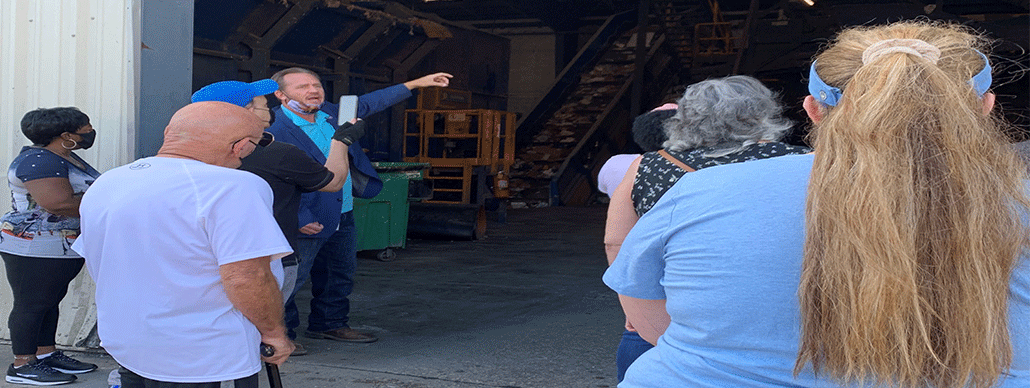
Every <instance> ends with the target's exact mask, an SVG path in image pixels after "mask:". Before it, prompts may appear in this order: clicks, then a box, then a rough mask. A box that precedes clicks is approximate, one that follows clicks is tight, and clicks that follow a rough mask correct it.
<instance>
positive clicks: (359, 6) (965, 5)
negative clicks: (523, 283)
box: [193, 0, 1030, 210]
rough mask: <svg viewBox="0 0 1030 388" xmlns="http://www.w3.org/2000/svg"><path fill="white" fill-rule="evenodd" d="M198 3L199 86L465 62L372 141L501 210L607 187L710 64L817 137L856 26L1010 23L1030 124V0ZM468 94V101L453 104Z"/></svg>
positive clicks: (339, 90)
mask: <svg viewBox="0 0 1030 388" xmlns="http://www.w3.org/2000/svg"><path fill="white" fill-rule="evenodd" d="M194 7H195V9H194V15H195V16H194V42H193V54H194V55H193V89H194V90H196V89H199V88H200V87H201V86H203V85H206V84H208V83H211V82H216V81H219V80H225V79H238V80H242V81H248V80H256V79H261V78H265V77H268V76H270V75H271V74H272V73H274V72H275V71H278V70H280V69H283V68H286V67H291V66H301V67H306V68H310V69H312V70H315V71H316V72H318V73H319V74H320V75H321V76H322V78H323V80H324V83H325V87H326V93H327V97H329V98H330V99H331V100H333V101H335V100H336V98H337V97H339V96H340V95H344V94H362V93H367V92H370V91H373V90H377V89H379V88H383V87H386V86H389V85H392V84H395V83H399V82H403V81H406V80H409V79H413V78H416V77H419V76H422V75H425V74H429V73H432V72H437V71H445V72H448V73H451V74H453V75H454V76H455V77H454V79H453V80H452V83H451V85H450V87H449V88H447V89H446V90H429V91H426V92H425V93H422V94H421V95H420V96H419V97H418V98H413V99H411V100H410V101H409V102H408V103H407V105H403V104H401V105H398V106H395V107H393V108H392V109H391V110H389V111H387V112H383V113H380V114H377V115H375V116H373V117H370V118H368V120H369V122H370V127H371V128H372V130H371V131H370V133H369V134H368V135H367V136H366V137H365V138H364V140H363V142H362V144H363V145H364V146H365V148H366V149H368V154H369V156H370V157H371V158H372V159H373V160H376V161H387V162H402V161H428V162H431V164H433V169H432V170H431V171H430V176H432V177H433V178H432V179H430V180H432V181H434V183H435V187H436V189H437V191H435V192H433V194H434V197H435V198H436V199H438V200H439V201H441V202H447V203H475V204H479V205H485V206H486V207H488V209H489V210H495V209H496V208H497V207H499V206H504V207H513V208H519V207H531V206H532V207H537V206H562V205H573V206H575V205H585V204H590V203H594V202H596V201H598V197H599V196H598V192H597V191H596V189H595V187H596V184H595V183H596V182H594V181H595V179H596V178H595V177H596V174H597V171H598V169H599V168H600V166H601V165H602V164H603V162H604V161H605V160H607V158H608V157H609V156H611V155H614V154H618V153H626V152H633V151H635V147H636V146H635V144H633V142H632V141H631V140H630V138H629V136H628V133H629V125H630V123H631V120H632V118H633V117H635V116H636V115H637V114H639V113H641V112H642V111H644V110H646V109H650V108H652V107H654V106H657V105H659V103H660V102H663V101H667V100H669V99H670V98H675V96H677V95H678V93H679V91H681V90H682V88H683V87H684V86H685V85H688V84H690V83H693V82H697V81H700V80H704V79H706V78H711V77H719V76H726V75H731V74H747V75H753V76H755V77H757V78H759V79H761V80H762V81H763V82H765V83H766V84H768V85H769V86H770V87H771V88H772V89H774V90H776V91H777V92H779V93H781V98H782V100H783V102H784V104H785V105H786V106H787V107H788V109H787V111H788V112H789V114H791V115H792V118H793V119H795V121H796V122H797V123H798V125H797V127H796V128H795V130H794V131H793V132H792V133H791V134H790V135H789V136H788V141H789V142H792V143H802V142H804V135H805V125H804V123H805V119H804V117H803V116H802V115H801V114H800V112H801V109H800V101H801V100H802V99H803V96H804V95H805V94H806V91H805V83H804V82H805V77H806V76H807V66H808V64H809V63H810V60H811V58H812V56H813V55H814V54H815V53H817V52H818V50H819V48H820V47H821V46H822V45H823V44H824V43H825V42H827V41H828V39H831V38H832V36H833V34H834V33H835V32H836V31H839V30H840V29H841V28H842V27H845V26H851V25H869V24H878V23H885V22H890V21H897V20H905V19H914V18H922V19H926V20H949V21H954V22H957V23H962V24H965V25H968V26H971V27H973V28H975V29H977V30H980V31H983V32H985V33H986V34H988V35H989V36H990V37H992V38H994V39H996V45H995V47H994V48H993V49H994V52H993V60H994V62H995V67H996V70H995V73H996V74H995V79H996V81H995V85H996V86H995V87H994V90H995V91H996V93H997V94H998V102H999V105H1000V106H1001V107H1002V109H1003V111H1004V112H1005V114H1006V116H1007V117H1008V118H1009V119H1010V121H1012V122H1014V123H1015V124H1016V127H1017V128H1018V129H1019V130H1018V131H1016V133H1014V134H1013V139H1014V140H1023V137H1024V136H1025V135H1024V134H1025V133H1026V132H1027V131H1026V129H1027V128H1028V123H1030V121H1028V119H1027V117H1028V115H1027V112H1028V107H1030V101H1028V96H1027V94H1026V93H1020V91H1025V90H1027V86H1028V82H1030V80H1028V79H1027V78H1026V77H1023V74H1024V73H1025V69H1027V68H1028V67H1030V64H1028V56H1027V54H1026V47H1028V46H1030V42H1028V37H1030V31H1028V25H1030V23H1027V15H1028V10H1030V8H1028V5H1027V2H1026V1H1021V0H949V1H943V0H939V1H936V2H934V1H925V0H750V1H748V0H722V1H719V0H703V1H702V0H681V1H658V0H633V1H630V0H603V1H595V0H396V1H392V0H390V1H342V0H247V1H238V2H221V1H213V0H197V1H196V2H195V5H194ZM638 32H643V33H638ZM460 110H470V111H468V112H466V113H467V114H462V115H454V114H453V113H452V114H447V113H446V112H442V111H453V112H457V111H460ZM432 112H436V113H432ZM486 112H490V113H492V112H506V114H503V115H500V116H492V115H483V114H484V113H486ZM434 122H435V123H434ZM434 125H435V126H438V128H436V129H432V128H431V127H433V126H434ZM483 125H497V126H500V127H501V128H502V129H501V130H502V131H505V134H504V135H501V136H497V134H494V135H491V136H486V133H485V132H484V133H483V134H482V135H480V136H478V137H476V136H471V138H469V137H466V138H462V139H459V138H453V137H452V138H446V137H444V138H440V137H436V138H433V135H432V134H429V133H428V132H431V131H433V130H435V131H436V132H438V133H457V134H460V135H462V136H466V135H474V134H475V133H478V131H480V130H483V128H476V127H477V126H480V127H481V126H483ZM509 127H511V128H509ZM430 138H432V139H430ZM488 138H499V141H495V142H493V143H491V144H486V143H484V141H485V142H488V143H489V142H490V140H489V139H488ZM512 138H514V144H511V143H512V141H510V139H512ZM447 159H453V160H447ZM448 190H449V191H451V193H448V192H447V191H448Z"/></svg>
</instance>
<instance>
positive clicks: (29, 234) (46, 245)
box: [0, 147, 100, 258]
mask: <svg viewBox="0 0 1030 388" xmlns="http://www.w3.org/2000/svg"><path fill="white" fill-rule="evenodd" d="M72 158H74V159H75V160H77V161H78V162H79V163H81V164H82V165H83V166H86V168H85V169H81V168H79V167H76V166H75V165H74V164H72V163H71V162H69V161H67V160H65V159H64V158H62V157H60V156H59V155H57V154H55V153H53V152H50V150H47V149H45V148H39V147H25V148H22V150H21V153H20V154H18V156H17V157H15V158H14V161H13V162H11V167H10V169H8V170H7V182H8V184H9V185H10V187H11V211H9V212H7V214H4V215H3V216H0V252H5V253H11V254H15V255H19V256H26V257H41V258H65V257H67V258H78V257H79V255H78V254H77V253H75V251H73V250H72V249H71V246H72V243H74V242H75V238H76V237H78V236H79V219H78V218H76V217H69V216H61V215H56V214H51V213H50V212H48V211H46V209H44V208H43V207H42V206H39V204H38V203H36V201H35V200H34V199H33V198H32V194H29V191H28V189H27V188H26V187H25V182H28V181H31V180H34V179H42V178H53V177H60V178H66V179H68V182H69V183H71V186H72V191H73V192H74V193H75V195H82V193H85V192H86V189H87V188H89V185H91V184H92V183H93V181H95V180H96V179H97V177H99V176H100V173H99V172H97V170H95V169H93V167H90V166H89V164H87V163H86V161H84V160H82V158H79V157H78V156H76V155H75V154H72Z"/></svg>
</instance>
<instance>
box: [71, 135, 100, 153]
mask: <svg viewBox="0 0 1030 388" xmlns="http://www.w3.org/2000/svg"><path fill="white" fill-rule="evenodd" d="M76 135H79V136H82V141H80V142H79V147H81V148H82V149H84V150H88V149H89V147H92V146H93V141H94V140H96V139H97V131H95V130H94V131H89V132H88V133H76Z"/></svg>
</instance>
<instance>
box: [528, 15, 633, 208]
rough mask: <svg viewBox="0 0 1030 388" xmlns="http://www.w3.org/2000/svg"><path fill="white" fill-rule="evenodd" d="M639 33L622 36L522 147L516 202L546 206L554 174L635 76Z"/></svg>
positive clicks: (533, 205) (584, 75) (583, 76)
mask: <svg viewBox="0 0 1030 388" xmlns="http://www.w3.org/2000/svg"><path fill="white" fill-rule="evenodd" d="M635 39H636V38H635V35H634V34H632V33H627V34H625V35H623V36H621V37H619V38H618V39H617V40H616V42H614V43H613V44H612V45H611V46H610V47H609V48H608V50H607V51H606V52H605V53H604V54H603V55H602V57H601V60H599V61H598V63H597V65H595V66H594V67H593V68H591V69H590V70H589V71H587V72H585V73H583V74H582V75H581V76H580V79H579V83H578V84H577V85H576V86H575V87H574V91H573V92H572V93H571V94H570V95H569V97H568V98H567V99H566V100H565V101H563V102H562V103H561V104H562V106H561V108H559V109H558V110H557V111H556V112H555V113H554V114H553V115H552V116H551V117H550V118H549V119H547V120H546V121H545V123H544V126H543V128H541V129H540V131H539V132H538V133H537V135H536V136H534V137H533V142H532V144H531V145H529V146H527V147H523V148H521V149H519V150H517V151H516V154H515V163H514V164H513V165H512V179H511V181H510V188H511V192H512V201H513V205H515V206H530V207H536V206H546V204H547V203H548V202H549V190H550V180H551V177H553V176H554V174H555V173H556V172H557V170H558V168H559V167H561V165H562V162H564V161H565V159H566V158H567V157H568V156H569V155H570V154H571V153H572V150H573V149H574V148H575V147H576V145H577V144H579V143H580V142H581V141H582V139H583V137H584V136H585V135H586V134H587V132H588V131H589V130H590V127H591V126H593V124H594V122H595V120H596V118H597V115H598V114H600V113H601V112H603V111H604V110H605V108H606V107H607V106H608V105H609V104H610V103H611V102H612V100H613V99H614V97H615V95H616V94H617V93H618V92H619V88H620V87H621V86H622V85H623V84H624V83H625V82H626V80H628V79H629V78H630V77H631V76H632V75H633V68H634V65H633V59H634V47H633V44H632V42H631V40H632V41H635Z"/></svg>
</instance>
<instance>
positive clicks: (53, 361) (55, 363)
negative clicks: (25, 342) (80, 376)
mask: <svg viewBox="0 0 1030 388" xmlns="http://www.w3.org/2000/svg"><path fill="white" fill-rule="evenodd" d="M40 361H42V362H43V364H44V365H46V366H49V367H51V368H54V369H57V370H58V371H60V372H64V373H86V372H92V371H95V370H97V366H96V365H94V364H90V363H86V362H82V361H79V360H76V359H74V358H71V357H68V356H65V355H64V352H62V351H60V350H55V351H54V352H53V353H51V354H50V356H48V357H47V358H44V359H42V360H40Z"/></svg>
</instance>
